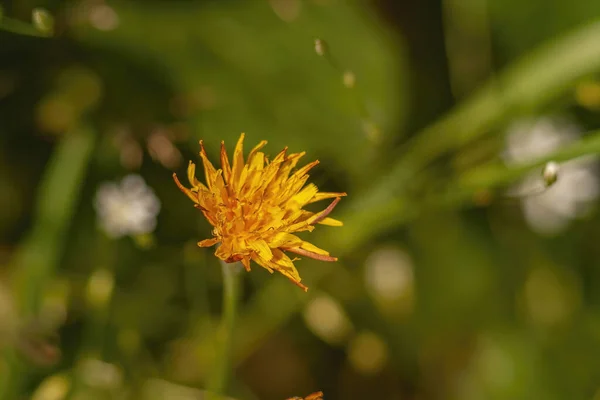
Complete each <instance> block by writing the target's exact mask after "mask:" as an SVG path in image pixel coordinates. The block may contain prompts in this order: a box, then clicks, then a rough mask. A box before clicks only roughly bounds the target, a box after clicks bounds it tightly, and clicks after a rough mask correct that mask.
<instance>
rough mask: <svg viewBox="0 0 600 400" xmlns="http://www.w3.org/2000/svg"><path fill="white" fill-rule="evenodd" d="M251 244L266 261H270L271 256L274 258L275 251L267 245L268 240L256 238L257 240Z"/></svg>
mask: <svg viewBox="0 0 600 400" xmlns="http://www.w3.org/2000/svg"><path fill="white" fill-rule="evenodd" d="M249 245H250V247H251V248H252V250H254V251H255V252H256V253H257V254H258V255H259V256H260V258H262V259H264V260H266V261H269V260H270V259H271V258H273V253H272V252H271V249H270V248H269V246H268V245H267V242H265V241H264V240H262V239H258V240H255V241H253V242H251V243H249Z"/></svg>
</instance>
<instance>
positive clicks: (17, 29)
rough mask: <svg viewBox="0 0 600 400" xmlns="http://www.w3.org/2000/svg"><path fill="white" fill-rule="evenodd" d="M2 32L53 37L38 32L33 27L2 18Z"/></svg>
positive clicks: (0, 22)
mask: <svg viewBox="0 0 600 400" xmlns="http://www.w3.org/2000/svg"><path fill="white" fill-rule="evenodd" d="M0 30H3V31H7V32H12V33H17V34H19V35H25V36H35V37H50V36H52V35H50V34H47V33H44V32H41V31H39V30H37V29H36V28H35V27H34V26H33V25H30V24H28V23H26V22H23V21H19V20H16V19H12V18H6V17H4V18H1V17H0Z"/></svg>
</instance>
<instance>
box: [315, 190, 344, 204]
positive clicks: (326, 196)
mask: <svg viewBox="0 0 600 400" xmlns="http://www.w3.org/2000/svg"><path fill="white" fill-rule="evenodd" d="M344 196H346V193H334V192H320V193H317V194H316V195H315V196H314V197H313V198H312V199H311V200H310V201H309V202H308V204H310V203H315V202H317V201H321V200H326V199H333V198H336V197H344Z"/></svg>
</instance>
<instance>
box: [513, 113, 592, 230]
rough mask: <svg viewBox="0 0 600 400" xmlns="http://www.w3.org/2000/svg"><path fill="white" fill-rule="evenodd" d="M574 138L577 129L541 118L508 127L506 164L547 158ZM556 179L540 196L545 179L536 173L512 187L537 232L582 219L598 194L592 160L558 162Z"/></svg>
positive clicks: (555, 228) (554, 228)
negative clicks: (519, 197)
mask: <svg viewBox="0 0 600 400" xmlns="http://www.w3.org/2000/svg"><path fill="white" fill-rule="evenodd" d="M578 138H579V129H578V127H577V126H575V125H574V124H572V123H569V122H568V121H565V120H558V119H553V118H549V117H544V118H540V119H538V120H523V121H519V122H517V123H515V124H513V125H512V126H511V127H510V128H509V132H508V135H507V146H506V147H507V149H506V162H507V163H508V164H520V163H524V162H527V161H531V160H533V159H536V158H539V157H543V156H547V155H549V154H550V153H552V152H554V151H556V150H558V149H559V148H561V147H563V146H566V145H568V144H570V143H572V142H575V141H576V140H577V139H578ZM552 168H554V169H555V170H556V171H558V170H557V169H556V168H555V166H553V167H552ZM546 172H547V171H546ZM557 177H558V179H557V181H556V183H554V184H552V185H551V186H549V187H548V188H547V189H546V190H544V191H543V192H541V193H539V190H540V187H542V188H543V187H544V179H545V178H546V177H544V176H540V174H539V172H536V173H532V174H531V175H528V176H527V177H525V178H524V179H523V181H522V182H521V183H520V184H519V185H518V187H517V188H516V191H517V192H518V193H520V194H522V200H521V202H522V203H521V204H522V208H523V213H524V215H525V219H526V220H527V222H528V224H529V225H530V226H531V228H532V229H534V230H535V231H537V232H539V233H544V234H555V233H558V232H559V231H561V230H562V229H564V228H565V227H566V226H567V224H568V223H569V221H570V220H572V219H574V218H578V217H582V216H584V215H585V214H586V213H588V212H589V211H590V210H591V206H593V203H594V200H596V198H597V197H598V194H599V192H600V190H599V189H600V188H599V186H598V177H597V174H596V161H595V159H594V158H590V157H582V158H577V159H574V160H571V161H568V162H565V163H561V164H560V172H559V173H558V175H557ZM542 190H543V189H542Z"/></svg>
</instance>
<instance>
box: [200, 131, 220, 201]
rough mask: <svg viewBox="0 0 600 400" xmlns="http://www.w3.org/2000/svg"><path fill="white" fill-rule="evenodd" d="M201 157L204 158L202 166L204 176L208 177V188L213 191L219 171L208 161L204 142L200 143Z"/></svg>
mask: <svg viewBox="0 0 600 400" xmlns="http://www.w3.org/2000/svg"><path fill="white" fill-rule="evenodd" d="M200 157H201V158H202V164H203V165H204V175H205V177H206V184H207V185H208V188H209V189H210V190H212V184H213V182H214V179H215V175H216V174H217V170H216V169H215V167H213V165H212V163H211V162H210V160H209V159H208V156H207V155H206V150H205V149H204V143H203V142H202V140H201V141H200Z"/></svg>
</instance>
